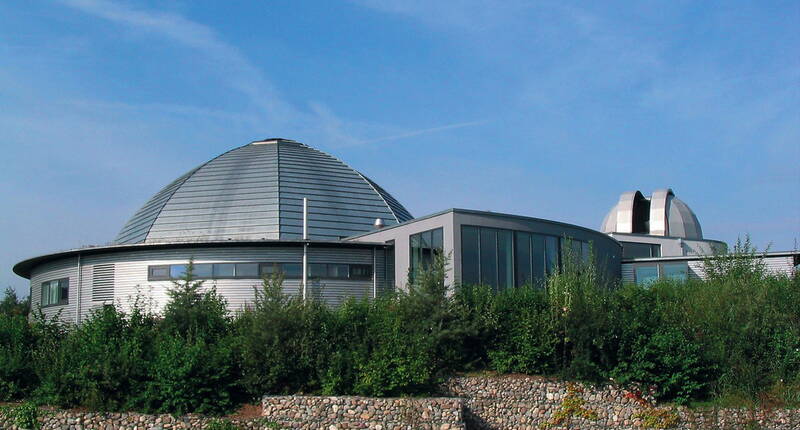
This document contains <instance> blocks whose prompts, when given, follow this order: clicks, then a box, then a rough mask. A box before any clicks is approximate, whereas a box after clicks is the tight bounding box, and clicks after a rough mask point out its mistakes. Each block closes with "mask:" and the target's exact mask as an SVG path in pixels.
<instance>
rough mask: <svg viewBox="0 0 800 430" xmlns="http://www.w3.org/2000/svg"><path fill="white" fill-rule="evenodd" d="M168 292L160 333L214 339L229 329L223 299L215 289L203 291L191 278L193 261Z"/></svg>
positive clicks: (202, 284) (202, 283)
mask: <svg viewBox="0 0 800 430" xmlns="http://www.w3.org/2000/svg"><path fill="white" fill-rule="evenodd" d="M172 284H173V285H172V288H170V289H169V290H167V294H168V295H169V302H168V303H167V305H166V306H165V308H164V319H163V321H162V322H161V330H162V331H164V332H167V333H171V334H175V335H178V336H182V337H184V338H203V339H207V340H208V339H217V338H220V337H222V336H225V335H226V334H227V332H228V329H229V327H230V317H229V315H228V309H227V303H226V301H225V298H223V297H222V296H220V295H219V294H218V293H217V291H216V288H214V287H210V288H206V287H205V286H204V281H198V280H196V279H195V275H194V261H193V260H189V264H188V266H187V267H186V272H185V273H184V274H183V275H182V276H181V277H180V278H179V279H176V280H174V281H173V282H172Z"/></svg>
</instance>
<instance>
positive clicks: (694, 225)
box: [601, 188, 703, 240]
mask: <svg viewBox="0 0 800 430" xmlns="http://www.w3.org/2000/svg"><path fill="white" fill-rule="evenodd" d="M601 231H603V232H604V233H632V234H648V235H653V236H670V237H681V238H685V239H698V240H699V239H703V230H702V229H701V228H700V221H698V220H697V215H695V214H694V212H693V211H692V210H691V209H690V208H689V206H688V205H687V204H686V203H684V202H683V201H682V200H680V199H678V198H677V197H675V193H673V192H672V190H671V189H669V188H666V189H661V190H656V191H654V192H653V195H652V196H650V197H644V195H642V193H641V192H639V191H628V192H625V193H622V195H621V196H620V197H619V201H618V202H617V204H616V205H615V206H614V207H613V208H611V210H610V211H609V212H608V214H607V215H606V217H605V219H603V225H602V226H601Z"/></svg>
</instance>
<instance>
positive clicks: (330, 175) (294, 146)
mask: <svg viewBox="0 0 800 430" xmlns="http://www.w3.org/2000/svg"><path fill="white" fill-rule="evenodd" d="M304 197H305V198H308V199H309V233H310V238H311V239H325V240H329V239H333V240H335V239H339V238H342V237H347V236H352V235H355V234H359V233H363V232H368V231H371V230H372V229H373V228H374V227H373V225H374V222H375V219H376V218H381V219H382V220H383V222H384V224H385V225H393V224H397V223H398V220H399V221H406V220H408V219H411V215H410V214H409V213H408V211H407V210H406V209H405V208H403V206H402V205H401V204H400V203H399V202H397V200H395V199H394V198H393V197H392V196H391V195H389V194H388V193H387V192H386V191H385V190H383V189H382V188H381V187H379V186H378V185H377V184H375V183H374V182H372V181H370V180H369V179H367V178H365V177H363V176H362V175H361V174H360V173H358V172H357V171H355V170H353V169H352V168H350V167H349V166H347V165H346V164H345V163H343V162H341V161H340V160H338V159H336V158H335V157H332V156H330V155H328V154H325V153H323V152H321V151H318V150H316V149H313V148H311V147H309V146H306V145H304V144H301V143H298V142H293V141H288V140H283V139H273V140H270V141H263V142H253V143H252V144H249V145H245V146H242V147H240V148H236V149H234V150H231V151H229V152H226V153H224V154H222V155H220V156H218V157H216V158H214V159H212V160H211V161H209V162H207V163H205V164H203V165H201V166H200V167H198V168H196V169H194V170H192V171H190V172H189V173H187V174H185V175H183V176H181V177H180V178H178V179H177V180H176V181H174V182H173V183H171V184H169V185H168V186H167V187H165V188H164V189H163V190H161V191H160V192H158V193H157V194H156V195H155V196H153V198H152V199H151V200H150V201H149V202H148V203H146V204H145V205H144V206H143V207H142V209H140V210H139V211H138V212H137V213H136V214H135V215H134V216H133V218H131V220H130V221H128V223H127V224H126V225H125V227H124V228H123V230H122V231H121V232H120V234H119V236H118V237H117V239H116V241H115V243H117V244H123V243H125V244H128V243H169V242H196V241H214V240H260V239H288V238H299V237H300V232H301V229H302V200H303V198H304Z"/></svg>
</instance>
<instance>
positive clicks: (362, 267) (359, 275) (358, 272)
mask: <svg viewBox="0 0 800 430" xmlns="http://www.w3.org/2000/svg"><path fill="white" fill-rule="evenodd" d="M350 279H372V266H370V265H369V264H351V265H350Z"/></svg>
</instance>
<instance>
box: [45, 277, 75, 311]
mask: <svg viewBox="0 0 800 430" xmlns="http://www.w3.org/2000/svg"><path fill="white" fill-rule="evenodd" d="M68 302H69V278H62V279H54V280H52V281H47V282H42V306H54V305H66V304H67V303H68Z"/></svg>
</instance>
